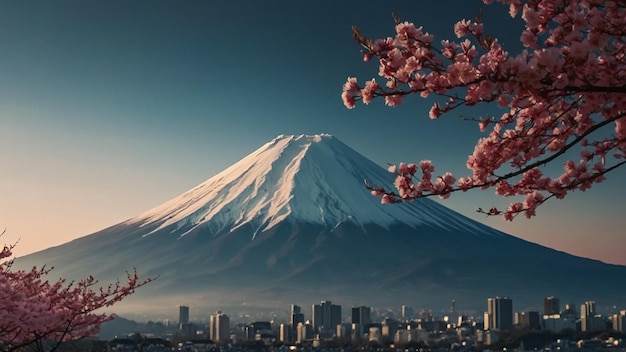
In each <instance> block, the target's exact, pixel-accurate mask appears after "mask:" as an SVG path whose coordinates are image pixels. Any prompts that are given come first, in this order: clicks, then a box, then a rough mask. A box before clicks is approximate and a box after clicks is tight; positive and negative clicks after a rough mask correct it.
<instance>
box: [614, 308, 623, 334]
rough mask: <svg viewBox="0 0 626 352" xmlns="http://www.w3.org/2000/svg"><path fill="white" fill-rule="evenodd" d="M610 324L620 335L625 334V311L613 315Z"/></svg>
mask: <svg viewBox="0 0 626 352" xmlns="http://www.w3.org/2000/svg"><path fill="white" fill-rule="evenodd" d="M611 323H612V324H613V330H615V331H619V332H622V333H624V332H626V310H621V311H620V312H619V314H613V316H611Z"/></svg>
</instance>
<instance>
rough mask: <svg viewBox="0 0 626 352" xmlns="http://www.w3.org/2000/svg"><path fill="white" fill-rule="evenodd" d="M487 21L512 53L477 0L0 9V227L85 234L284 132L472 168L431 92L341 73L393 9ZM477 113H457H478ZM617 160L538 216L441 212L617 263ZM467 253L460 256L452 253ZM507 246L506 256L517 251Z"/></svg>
mask: <svg viewBox="0 0 626 352" xmlns="http://www.w3.org/2000/svg"><path fill="white" fill-rule="evenodd" d="M481 7H484V10H485V11H484V20H485V30H486V32H488V33H492V34H494V35H495V36H498V37H501V38H502V40H501V41H502V42H504V45H505V47H506V48H509V50H510V51H511V52H515V51H517V50H519V41H518V39H517V38H518V37H519V33H520V22H519V20H511V18H510V17H508V9H507V8H505V7H503V6H502V5H499V4H496V5H491V6H486V7H485V6H483V5H482V2H481V1H480V0H464V1H458V0H447V1H441V0H440V1H417V0H414V1H402V2H400V1H384V2H383V1H373V0H372V1H369V0H358V1H317V2H311V1H309V2H304V1H288V0H281V1H256V0H248V1H240V0H237V1H236V0H233V1H193V0H187V1H158V0H150V1H147V0H146V1H139V0H136V1H128V0H123V1H121V0H120V1H118V0H109V1H90V0H75V1H66V0H57V1H54V2H52V1H43V0H32V1H4V2H2V3H0V131H1V132H2V136H1V138H0V165H1V171H0V226H1V227H6V230H7V233H6V234H5V235H4V237H3V238H2V242H4V243H12V242H15V241H17V240H18V239H19V244H18V246H17V248H16V249H15V253H16V254H17V255H23V254H27V253H30V252H33V251H37V250H41V249H44V248H47V247H50V246H54V245H58V244H61V243H64V242H67V241H69V240H71V239H73V238H76V237H80V236H84V235H87V234H90V233H93V232H95V231H98V230H100V229H103V228H105V227H108V226H110V225H113V224H116V223H118V222H121V221H124V220H126V219H128V218H130V217H133V216H135V215H138V214H139V213H141V212H143V211H145V210H147V209H149V208H151V207H153V206H156V205H158V204H160V203H162V202H164V201H166V200H168V199H170V198H172V197H174V196H176V195H178V194H180V193H182V192H184V191H186V190H188V189H190V188H191V187H193V186H195V185H197V184H199V183H201V182H202V181H204V180H206V179H208V178H209V177H211V176H213V175H215V174H216V173H218V172H220V171H221V170H223V169H224V168H226V167H227V166H229V165H231V164H232V163H234V162H236V161H238V160H239V159H240V158H242V157H243V156H245V155H247V154H248V153H250V152H252V151H254V150H255V149H256V148H258V147H260V146H261V145H262V144H264V143H265V142H267V141H269V140H271V139H272V138H274V137H275V136H277V135H279V134H318V133H330V134H333V135H334V136H336V137H337V138H339V139H340V140H342V141H343V142H344V143H346V144H348V145H349V146H351V147H352V148H354V149H356V150H357V151H358V152H360V153H362V154H363V155H365V156H367V157H369V158H370V159H372V160H373V161H375V162H377V163H379V164H380V165H382V166H385V165H386V163H388V162H389V163H396V162H399V161H407V162H410V161H419V160H421V159H425V158H427V159H431V160H433V162H434V163H435V165H436V166H437V167H438V169H439V170H444V169H447V170H450V171H453V172H455V174H457V175H458V176H464V175H467V171H466V169H465V160H466V158H467V155H468V154H470V153H471V152H472V150H473V146H474V143H475V142H476V140H477V139H478V138H479V137H480V133H479V131H478V127H477V126H476V125H475V124H473V123H471V122H466V121H461V120H460V119H459V118H458V114H451V115H448V116H445V118H444V119H442V120H439V121H435V122H433V121H430V120H429V119H428V116H427V115H428V109H429V107H430V102H428V101H424V100H423V99H420V98H419V97H417V96H416V97H412V99H409V100H407V101H406V103H405V105H403V106H401V107H398V108H387V107H384V106H383V104H382V101H377V102H375V103H373V104H372V105H371V106H368V107H365V106H362V105H358V106H357V108H356V109H354V110H347V109H345V108H344V106H343V104H342V102H341V99H340V93H341V87H342V84H343V83H344V81H345V79H346V77H347V76H357V77H358V78H359V79H360V80H361V81H363V80H366V79H370V78H372V77H374V76H375V75H376V73H377V71H378V68H377V65H376V64H375V63H364V62H363V61H362V57H361V54H360V53H359V47H358V45H357V44H355V42H354V41H353V40H352V38H351V26H352V25H357V26H359V27H360V28H361V29H362V32H363V33H364V34H366V35H368V36H372V37H376V38H378V37H383V36H387V35H393V29H394V23H393V20H392V16H391V14H392V13H395V14H396V15H397V16H399V17H400V18H401V19H403V20H409V21H413V22H415V23H416V24H421V25H423V26H424V28H425V30H426V31H429V32H431V33H433V34H435V36H436V37H435V38H436V39H454V34H453V25H454V23H455V22H456V21H457V20H459V19H462V18H473V17H474V16H475V15H476V14H478V12H479V10H480V8H481ZM481 109H482V108H478V109H473V110H466V111H460V112H459V114H460V113H462V114H464V115H465V116H480V115H481V114H483V113H485V111H484V110H481ZM625 177H626V170H624V169H622V170H618V171H616V172H614V173H613V174H610V175H609V177H608V178H609V180H608V181H607V182H605V183H603V184H600V185H596V186H594V188H592V189H591V190H590V191H587V192H586V193H578V194H572V195H570V196H568V198H566V199H565V200H563V201H552V202H548V203H547V204H546V205H544V206H542V207H540V208H539V210H538V217H536V218H534V219H532V220H526V219H525V218H519V219H517V220H516V221H515V222H513V223H505V222H504V221H503V220H501V219H500V218H489V219H486V218H485V217H484V216H482V215H480V214H477V213H476V212H475V209H476V208H477V207H479V206H480V207H483V208H488V207H490V206H492V205H498V206H501V207H506V205H508V203H509V202H510V200H507V199H504V200H503V199H497V198H495V197H494V196H493V192H492V191H486V192H481V191H473V192H468V193H466V194H461V195H455V196H453V197H452V198H451V199H449V200H447V201H444V202H443V204H444V205H446V206H449V207H451V208H452V209H454V210H456V211H459V212H461V213H462V214H464V215H467V216H469V217H471V218H473V219H476V220H478V221H481V222H484V223H486V224H488V225H490V226H493V227H496V228H498V229H501V230H504V231H506V232H508V233H510V234H512V235H515V236H518V237H521V238H524V239H527V240H530V241H533V242H537V243H540V244H543V245H546V246H549V247H552V248H555V249H558V250H563V251H566V252H569V253H572V254H576V255H580V256H584V257H590V258H596V259H599V260H602V261H605V262H609V263H616V264H622V265H626V240H625V237H626V233H625V231H624V229H625V228H626V226H625V225H626V216H625V215H624V205H625V196H624V192H623V191H622V190H623V184H622V182H621V181H622V180H624V179H625ZM459 255H469V256H471V253H459ZM511 255H515V251H514V249H512V252H511Z"/></svg>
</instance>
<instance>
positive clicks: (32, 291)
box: [0, 246, 151, 351]
mask: <svg viewBox="0 0 626 352" xmlns="http://www.w3.org/2000/svg"><path fill="white" fill-rule="evenodd" d="M12 248H13V246H4V247H3V249H2V251H0V351H13V350H20V349H23V348H24V347H26V346H30V347H33V345H34V346H35V348H36V346H37V345H38V344H41V343H43V341H52V342H53V343H59V342H62V341H68V340H76V339H80V338H83V337H88V336H93V335H95V334H96V333H97V332H98V329H99V326H100V324H102V323H103V322H105V321H108V320H111V319H112V318H113V317H112V316H111V315H108V314H105V313H100V312H97V311H98V310H99V309H101V308H104V307H108V306H111V305H113V304H114V303H116V302H119V301H121V300H122V299H124V298H125V297H127V296H129V295H131V294H132V293H133V292H134V291H135V289H137V288H139V287H141V286H143V285H145V284H147V283H148V282H150V281H151V279H146V280H143V281H142V280H139V278H138V276H137V273H136V272H133V273H129V274H128V277H127V279H128V281H127V283H126V284H122V283H120V282H117V283H115V284H112V285H109V286H108V287H106V288H105V287H101V288H96V289H94V287H95V286H96V284H97V281H96V280H95V279H94V278H93V277H92V276H90V277H88V278H86V279H83V280H80V281H78V282H70V283H67V282H66V281H65V280H64V279H59V280H58V281H54V282H51V281H48V280H47V279H46V276H47V275H48V274H49V273H50V271H51V270H52V269H47V268H45V267H43V268H37V267H33V268H32V269H31V270H27V271H26V270H13V269H12V264H13V261H12V260H10V259H7V258H10V257H11V255H12Z"/></svg>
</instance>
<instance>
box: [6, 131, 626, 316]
mask: <svg viewBox="0 0 626 352" xmlns="http://www.w3.org/2000/svg"><path fill="white" fill-rule="evenodd" d="M365 179H366V180H368V181H369V182H370V183H371V184H375V185H389V184H391V183H392V182H393V175H392V174H390V173H388V172H387V170H385V169H384V168H382V167H380V166H378V165H376V164H375V163H373V162H372V161H370V160H369V159H367V158H365V157H364V156H362V155H361V154H359V153H357V152H356V151H354V150H353V149H351V148H350V147H348V146H346V145H345V144H343V143H342V142H341V141H339V140H338V139H337V138H335V137H333V136H330V135H325V134H322V135H313V136H306V135H299V136H286V135H281V136H278V137H277V138H275V139H273V140H272V141H270V142H268V143H267V144H265V145H263V146H261V147H260V148H259V149H258V150H256V151H254V152H253V153H251V154H249V155H248V156H246V157H245V158H243V159H242V160H240V161H238V162H237V163H235V164H233V165H232V166H231V167H229V168H227V169H226V170H224V171H223V172H221V173H219V174H217V175H215V176H213V177H211V178H209V179H208V180H207V181H205V182H203V183H202V184H200V185H198V186H196V187H195V188H193V189H191V190H189V191H187V192H185V193H183V194H182V195H180V196H178V197H175V198H173V199H171V200H170V201H168V202H166V203H164V204H162V205H160V206H157V207H155V208H153V209H150V210H148V211H146V212H144V213H143V214H140V215H138V216H136V217H134V218H131V219H129V220H127V221H125V222H122V223H119V224H116V225H113V226H111V227H109V228H106V229H104V230H101V231H99V232H96V233H93V234H91V235H87V236H84V237H81V238H78V239H76V240H73V241H71V242H68V243H65V244H63V245H60V246H57V247H52V248H48V249H46V250H43V251H40V252H37V253H33V254H31V255H28V256H25V257H21V258H17V260H16V263H15V265H16V266H17V267H29V266H31V265H43V264H47V265H53V266H54V267H55V268H56V269H55V270H54V271H53V273H55V274H57V275H59V276H62V277H66V278H70V279H78V278H81V277H85V276H88V275H93V276H95V277H97V278H99V279H100V281H101V282H102V283H106V282H109V281H111V280H115V279H116V278H118V277H120V278H123V277H124V272H125V270H132V269H133V268H136V269H137V270H138V272H139V273H140V275H141V276H143V277H145V276H151V277H156V276H158V279H157V280H156V281H154V282H152V283H150V284H149V285H148V286H146V287H144V288H142V289H140V290H138V291H137V292H136V294H135V295H133V296H132V297H131V298H130V299H129V300H128V302H126V303H127V304H126V307H128V309H129V310H133V309H135V310H144V311H146V310H152V311H155V310H158V309H159V308H164V307H167V309H168V310H171V306H176V305H178V304H193V305H197V306H206V307H210V308H219V309H225V308H226V307H250V306H256V307H271V308H275V307H283V308H284V307H286V306H288V305H289V304H292V303H296V304H301V303H309V302H319V301H320V300H322V299H331V300H333V301H335V302H338V303H340V304H343V305H346V306H349V305H350V304H352V305H375V306H377V305H378V306H380V305H382V306H399V305H401V304H410V305H414V306H421V307H447V306H448V305H449V302H450V301H451V300H452V299H455V300H456V302H457V303H458V307H459V308H461V307H466V308H467V309H470V308H471V309H484V305H485V299H486V298H487V297H492V296H496V295H500V296H508V297H510V298H512V299H513V301H514V302H515V308H516V309H518V310H522V309H523V308H525V307H535V308H536V307H538V306H539V305H540V304H541V303H542V302H543V301H542V300H543V298H544V297H546V296H560V297H561V298H562V299H563V300H565V301H572V302H576V303H581V302H583V301H586V300H590V299H594V300H596V301H597V302H598V304H599V305H603V304H605V305H606V306H612V305H620V306H623V305H624V304H625V303H626V281H625V280H623V278H624V277H626V267H624V266H618V265H610V264H605V263H602V262H600V261H596V260H591V259H586V258H581V257H576V256H572V255H569V254H567V253H564V252H559V251H556V250H553V249H550V248H546V247H543V246H540V245H537V244H534V243H531V242H527V241H524V240H522V239H519V238H516V237H513V236H510V235H507V234H505V233H502V232H499V231H497V230H494V229H492V228H490V227H487V226H485V225H483V224H480V223H478V222H475V221H473V220H471V219H468V218H466V217H464V216H462V215H460V214H458V213H456V212H454V211H452V210H450V209H448V208H446V207H444V206H442V205H440V204H439V203H437V202H435V201H432V200H430V199H420V200H417V201H413V202H408V203H402V204H394V205H381V204H380V200H379V198H376V197H373V196H371V195H370V194H369V192H368V191H367V190H366V189H365V187H364V186H363V180H365ZM131 307H132V308H131ZM233 309H236V308H233Z"/></svg>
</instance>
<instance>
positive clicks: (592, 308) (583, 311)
mask: <svg viewBox="0 0 626 352" xmlns="http://www.w3.org/2000/svg"><path fill="white" fill-rule="evenodd" d="M595 314H596V302H595V301H587V302H585V303H583V304H581V305H580V319H583V318H587V317H591V316H594V315H595Z"/></svg>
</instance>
